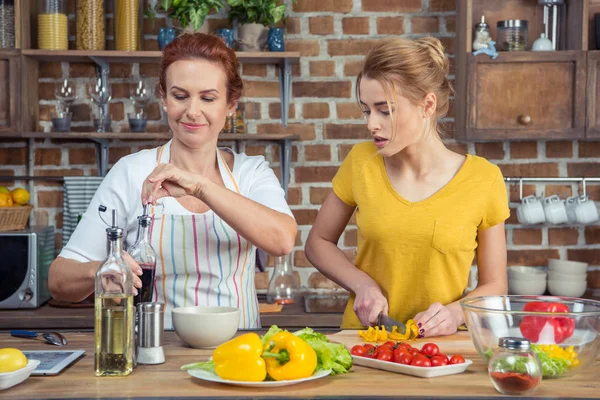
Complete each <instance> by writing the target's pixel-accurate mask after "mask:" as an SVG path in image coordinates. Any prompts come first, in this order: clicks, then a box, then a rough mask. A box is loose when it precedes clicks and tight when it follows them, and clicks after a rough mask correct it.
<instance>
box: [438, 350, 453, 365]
mask: <svg viewBox="0 0 600 400" xmlns="http://www.w3.org/2000/svg"><path fill="white" fill-rule="evenodd" d="M437 356H438V357H442V358H443V359H444V360H446V364H448V363H449V362H450V359H449V358H448V356H447V355H445V354H444V353H440V354H438V355H437Z"/></svg>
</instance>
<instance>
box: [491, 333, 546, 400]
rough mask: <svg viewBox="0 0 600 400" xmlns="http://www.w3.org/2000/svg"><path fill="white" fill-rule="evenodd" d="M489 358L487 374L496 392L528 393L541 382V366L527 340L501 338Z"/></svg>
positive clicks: (510, 393) (509, 393) (508, 393)
mask: <svg viewBox="0 0 600 400" xmlns="http://www.w3.org/2000/svg"><path fill="white" fill-rule="evenodd" d="M498 346H499V347H498V349H497V350H496V351H495V352H494V354H493V355H492V358H490V362H489V364H488V373H489V375H490V379H491V380H492V383H493V384H494V387H495V388H496V390H497V391H499V392H500V393H502V394H506V395H523V394H526V393H530V392H532V391H534V390H535V388H536V387H537V386H538V385H539V384H540V382H541V381H542V365H541V363H540V360H539V359H538V357H537V356H536V355H535V353H534V352H533V350H532V349H531V342H530V341H529V340H528V339H524V338H518V337H502V338H500V340H499V341H498Z"/></svg>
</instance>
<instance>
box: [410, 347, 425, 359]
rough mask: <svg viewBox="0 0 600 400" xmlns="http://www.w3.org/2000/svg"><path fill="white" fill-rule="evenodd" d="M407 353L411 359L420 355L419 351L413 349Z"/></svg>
mask: <svg viewBox="0 0 600 400" xmlns="http://www.w3.org/2000/svg"><path fill="white" fill-rule="evenodd" d="M409 353H410V355H411V356H413V357H416V356H421V355H422V354H421V352H420V351H419V349H415V348H414V347H413V348H411V349H410V350H409Z"/></svg>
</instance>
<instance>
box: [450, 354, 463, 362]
mask: <svg viewBox="0 0 600 400" xmlns="http://www.w3.org/2000/svg"><path fill="white" fill-rule="evenodd" d="M464 362H465V358H464V357H463V356H461V355H460V354H455V355H453V356H452V358H451V359H450V364H462V363H464Z"/></svg>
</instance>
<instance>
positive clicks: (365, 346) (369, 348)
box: [363, 343, 375, 351]
mask: <svg viewBox="0 0 600 400" xmlns="http://www.w3.org/2000/svg"><path fill="white" fill-rule="evenodd" d="M363 347H364V348H365V349H367V351H371V350H373V349H375V346H373V345H372V344H371V343H367V344H363Z"/></svg>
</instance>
